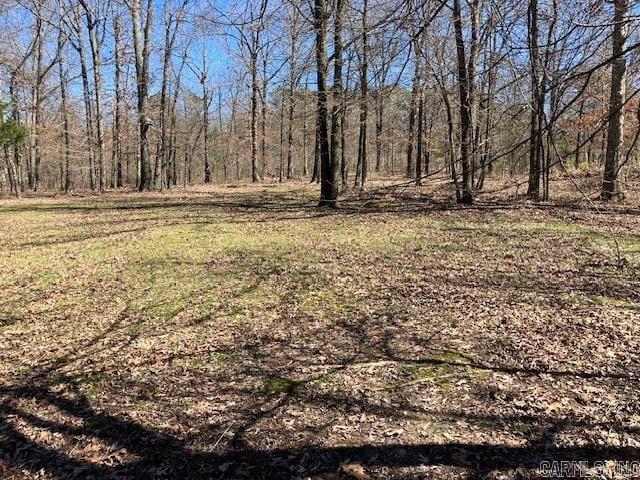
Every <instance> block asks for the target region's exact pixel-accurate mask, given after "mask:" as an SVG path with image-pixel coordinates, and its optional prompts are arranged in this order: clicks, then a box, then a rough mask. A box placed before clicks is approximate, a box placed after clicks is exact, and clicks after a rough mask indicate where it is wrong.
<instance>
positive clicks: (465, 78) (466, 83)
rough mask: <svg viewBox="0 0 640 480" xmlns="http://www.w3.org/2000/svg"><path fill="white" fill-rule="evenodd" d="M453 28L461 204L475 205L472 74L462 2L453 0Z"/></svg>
mask: <svg viewBox="0 0 640 480" xmlns="http://www.w3.org/2000/svg"><path fill="white" fill-rule="evenodd" d="M453 26H454V29H455V40H456V58H457V63H458V88H459V91H460V160H461V163H462V191H461V195H460V198H459V202H460V203H464V204H472V203H473V171H472V166H471V154H472V152H471V147H472V141H473V139H472V135H473V128H472V121H471V104H470V96H469V94H470V83H471V81H472V79H471V78H470V72H468V71H467V64H466V53H465V46H464V37H463V33H462V18H461V12H460V0H453Z"/></svg>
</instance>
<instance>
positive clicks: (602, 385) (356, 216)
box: [0, 178, 640, 480]
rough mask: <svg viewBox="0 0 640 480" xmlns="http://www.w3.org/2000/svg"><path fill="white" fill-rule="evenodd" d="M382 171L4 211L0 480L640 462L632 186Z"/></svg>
mask: <svg viewBox="0 0 640 480" xmlns="http://www.w3.org/2000/svg"><path fill="white" fill-rule="evenodd" d="M396 181H397V180H396ZM579 181H580V182H582V183H581V184H582V185H583V187H584V188H582V189H581V191H582V192H583V193H584V191H585V189H588V187H589V186H590V185H591V186H593V185H595V183H594V182H596V179H592V178H580V179H579ZM387 183H389V182H387ZM381 185H382V183H379V184H378V186H377V187H371V188H370V190H369V191H368V192H366V193H365V194H358V195H356V194H354V193H351V194H349V195H347V196H346V198H345V200H344V201H343V202H342V205H341V207H340V208H339V209H337V210H333V209H328V210H321V209H318V208H316V203H317V187H316V186H313V185H312V186H309V185H306V184H302V183H292V184H289V185H286V186H273V185H272V186H264V185H262V186H250V185H245V186H217V187H212V188H207V189H204V188H202V189H199V190H192V191H189V192H185V191H177V192H171V193H166V194H159V193H158V194H135V193H128V194H124V193H110V194H107V195H104V196H100V197H98V196H90V195H88V196H77V197H60V198H30V199H22V200H10V199H5V200H1V201H0V249H1V250H0V251H2V255H1V256H0V401H1V402H2V403H1V404H0V477H2V478H20V479H22V478H46V479H49V478H251V479H260V478H264V479H274V478H306V477H310V478H313V479H335V478H356V479H360V480H362V479H365V478H375V479H387V478H425V479H430V478H434V479H435V478H438V479H440V478H447V479H449V478H491V479H498V478H508V479H516V478H538V477H540V476H542V475H544V474H545V472H544V470H543V469H542V467H541V465H544V464H541V462H544V461H559V460H588V461H590V462H595V461H605V460H606V461H609V462H610V464H609V465H613V464H612V463H611V462H616V461H617V462H624V461H629V460H638V459H640V399H639V398H638V386H639V383H640V365H639V363H638V362H639V360H640V359H639V354H640V348H639V347H640V322H639V321H638V320H640V315H639V305H640V290H639V288H638V287H639V286H640V281H639V279H638V276H637V274H638V267H639V266H640V215H639V214H640V210H639V209H638V201H637V199H634V198H633V197H628V198H627V201H626V203H625V204H624V205H617V206H606V207H605V206H601V205H600V204H597V203H594V202H592V201H590V200H589V199H588V195H585V196H582V193H579V192H578V191H577V190H574V186H573V183H571V182H569V181H568V180H563V181H560V180H558V182H557V184H554V188H556V189H557V190H558V191H560V192H561V193H558V194H557V195H556V200H554V202H551V203H543V204H533V203H531V202H527V201H525V200H523V199H521V198H518V197H515V196H514V195H515V194H516V193H517V192H516V190H515V189H514V188H511V189H506V188H504V189H503V188H498V187H497V185H498V184H496V185H494V186H495V187H496V188H495V189H494V190H493V193H492V191H491V189H490V188H489V193H487V194H485V195H484V196H482V197H481V198H480V199H479V202H478V203H477V204H476V205H474V206H471V207H463V206H457V205H455V204H453V203H451V202H450V201H449V200H448V198H449V197H450V195H449V194H446V195H445V194H444V193H443V192H442V189H441V188H438V186H437V185H435V186H431V185H429V186H427V187H423V188H422V189H421V190H419V191H418V190H416V189H415V188H414V187H406V188H400V189H397V188H396V189H384V188H382V187H381ZM618 465H628V464H623V463H618Z"/></svg>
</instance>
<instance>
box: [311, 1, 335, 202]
mask: <svg viewBox="0 0 640 480" xmlns="http://www.w3.org/2000/svg"><path fill="white" fill-rule="evenodd" d="M313 16H314V27H315V32H316V76H317V81H316V85H317V90H318V111H317V118H318V134H317V135H318V156H319V160H320V172H321V173H320V203H319V205H320V206H321V207H322V206H327V207H334V208H335V207H337V201H338V184H337V182H336V173H337V163H336V158H332V157H331V155H330V153H329V136H328V131H327V127H328V118H327V117H328V111H327V97H328V95H327V53H326V51H327V47H326V40H327V17H328V16H329V15H328V12H327V4H326V0H315V5H314V10H313Z"/></svg>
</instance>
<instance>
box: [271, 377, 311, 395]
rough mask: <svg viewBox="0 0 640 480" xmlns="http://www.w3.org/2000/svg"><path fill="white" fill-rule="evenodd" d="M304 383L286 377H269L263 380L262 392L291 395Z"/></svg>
mask: <svg viewBox="0 0 640 480" xmlns="http://www.w3.org/2000/svg"><path fill="white" fill-rule="evenodd" d="M302 383H303V382H298V381H296V380H291V379H289V378H284V377H267V378H265V379H263V384H262V390H263V391H264V392H266V393H271V394H275V395H280V394H283V393H287V394H289V393H293V392H295V391H296V389H297V388H298V387H299V386H300V385H301V384H302Z"/></svg>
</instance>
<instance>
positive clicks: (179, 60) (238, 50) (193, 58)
mask: <svg viewBox="0 0 640 480" xmlns="http://www.w3.org/2000/svg"><path fill="white" fill-rule="evenodd" d="M634 9H635V7H632V5H631V2H630V1H629V0H615V1H613V2H610V3H606V2H594V1H592V0H572V1H569V0H527V1H524V2H522V1H515V0H498V1H495V0H493V1H489V0H465V1H461V0H313V1H296V0H291V1H287V0H251V1H248V2H245V1H242V2H239V1H238V2H237V3H228V2H222V3H221V4H219V5H218V4H217V3H216V2H202V1H199V0H168V1H165V2H156V1H155V0H123V1H120V0H27V1H23V0H20V1H18V0H2V2H0V28H2V31H3V33H4V37H5V38H6V39H7V40H6V42H4V43H3V45H2V46H0V82H1V83H0V85H1V90H0V95H1V97H0V98H1V99H2V100H1V103H0V145H1V147H2V151H1V154H2V156H3V160H2V161H1V162H0V189H1V190H2V191H3V192H4V193H6V194H8V193H12V194H14V195H17V196H20V195H21V194H22V193H23V192H25V191H28V190H32V191H41V190H57V191H61V192H70V191H73V190H84V189H91V190H93V191H95V192H102V191H105V190H106V189H116V188H121V187H129V188H137V189H139V190H141V191H147V190H153V189H155V190H164V189H169V188H173V187H178V186H180V187H186V186H188V185H192V184H198V183H209V182H225V181H238V180H246V181H253V182H260V181H272V180H277V181H281V182H284V181H286V180H287V179H291V178H300V177H303V178H308V179H309V180H311V181H318V182H320V183H321V204H324V205H335V204H336V201H337V198H338V194H339V192H340V191H343V190H344V189H347V188H364V187H365V185H366V184H367V181H368V178H369V175H370V174H371V173H372V172H381V173H385V174H394V175H397V174H402V175H404V176H406V177H407V178H409V179H413V181H415V183H416V184H418V185H419V184H421V183H423V182H427V181H429V179H430V178H431V175H435V174H440V173H442V174H443V175H444V174H446V175H447V177H448V178H450V180H451V185H452V191H454V192H455V195H456V198H457V200H458V201H460V202H464V203H471V202H473V199H474V196H475V195H476V193H477V192H478V191H481V190H482V189H483V188H484V185H485V180H486V178H488V177H489V176H491V175H495V174H496V173H499V174H500V175H509V176H514V177H523V176H524V178H525V180H524V183H525V185H526V189H527V194H528V196H529V197H530V198H532V199H536V200H538V199H543V200H544V199H548V198H549V195H550V192H549V187H550V176H551V174H553V173H554V172H561V171H565V170H566V169H569V168H582V167H588V168H600V169H601V171H602V176H603V177H602V191H601V198H602V199H603V200H612V199H617V198H620V197H621V194H622V190H623V188H622V187H623V185H622V184H621V181H620V177H621V171H622V170H623V169H624V168H626V167H628V166H630V165H632V164H633V163H635V162H636V161H637V143H638V142H637V140H638V136H639V132H640V129H639V128H638V118H640V113H639V112H640V106H639V103H638V102H637V101H635V100H634V99H635V96H636V93H637V91H636V90H635V89H637V88H638V80H639V78H638V62H637V55H636V50H637V47H638V43H637V37H638V35H637V27H638V18H639V17H638V15H637V13H638V12H635V11H634Z"/></svg>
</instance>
